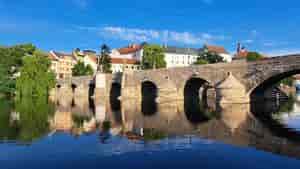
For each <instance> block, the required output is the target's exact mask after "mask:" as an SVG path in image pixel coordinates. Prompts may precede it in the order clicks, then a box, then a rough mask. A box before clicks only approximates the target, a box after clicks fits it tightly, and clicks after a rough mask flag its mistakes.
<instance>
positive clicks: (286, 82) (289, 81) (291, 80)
mask: <svg viewBox="0 0 300 169" xmlns="http://www.w3.org/2000/svg"><path fill="white" fill-rule="evenodd" d="M280 84H284V85H287V86H290V87H293V85H294V78H293V77H292V76H291V77H287V78H285V79H283V80H281V81H280Z"/></svg>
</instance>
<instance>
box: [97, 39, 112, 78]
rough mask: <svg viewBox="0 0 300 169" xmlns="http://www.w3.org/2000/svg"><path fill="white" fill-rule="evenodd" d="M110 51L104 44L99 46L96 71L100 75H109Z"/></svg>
mask: <svg viewBox="0 0 300 169" xmlns="http://www.w3.org/2000/svg"><path fill="white" fill-rule="evenodd" d="M109 53H110V49H109V47H108V46H107V45H106V44H103V45H102V46H101V54H100V58H98V69H99V70H100V72H102V73H111V59H110V56H109Z"/></svg>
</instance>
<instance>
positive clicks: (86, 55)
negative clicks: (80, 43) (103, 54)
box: [73, 50, 97, 73]
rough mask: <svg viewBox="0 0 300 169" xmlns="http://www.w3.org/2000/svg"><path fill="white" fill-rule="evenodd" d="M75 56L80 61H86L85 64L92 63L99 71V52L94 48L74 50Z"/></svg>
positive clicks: (94, 68)
mask: <svg viewBox="0 0 300 169" xmlns="http://www.w3.org/2000/svg"><path fill="white" fill-rule="evenodd" d="M73 56H75V57H76V58H77V60H78V61H81V62H83V63H84V65H85V66H87V65H90V66H91V67H92V69H93V71H94V73H96V72H97V54H96V52H95V51H92V50H83V51H74V52H73Z"/></svg>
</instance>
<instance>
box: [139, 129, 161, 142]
mask: <svg viewBox="0 0 300 169" xmlns="http://www.w3.org/2000/svg"><path fill="white" fill-rule="evenodd" d="M166 137H167V134H166V133H164V132H162V131H159V130H156V129H153V128H145V129H144V139H145V141H155V140H162V139H164V138H166Z"/></svg>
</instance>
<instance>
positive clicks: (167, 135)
mask: <svg viewBox="0 0 300 169" xmlns="http://www.w3.org/2000/svg"><path fill="white" fill-rule="evenodd" d="M118 95H119V93H116V94H114V95H113V96H114V97H111V98H108V99H104V98H103V99H100V100H91V99H84V98H76V99H73V101H70V99H66V100H64V99H63V98H60V100H55V101H54V103H59V104H55V105H54V104H51V103H48V102H47V101H46V100H30V99H29V100H28V99H27V100H22V101H17V102H15V103H13V102H8V101H4V100H3V101H1V102H0V109H1V112H3V113H1V114H0V139H1V140H2V141H3V142H7V141H23V142H29V143H30V142H32V141H33V140H36V139H40V138H42V137H44V136H47V135H48V136H53V137H55V134H56V133H68V134H71V135H72V136H74V137H80V136H81V135H86V134H89V133H97V139H98V142H99V144H105V145H112V146H117V147H119V146H120V147H122V146H121V145H118V144H124V142H121V141H117V140H122V139H127V140H128V141H130V142H132V143H137V144H146V145H151V144H153V143H157V142H164V143H165V142H168V143H170V144H173V143H172V141H173V140H176V139H178V138H186V136H189V137H188V138H189V142H192V140H193V139H197V138H201V139H207V140H214V141H218V142H222V143H226V144H231V145H235V146H241V147H252V148H256V149H259V150H263V151H267V152H272V153H276V154H281V155H285V156H291V157H297V158H300V151H299V147H300V139H299V138H300V134H299V133H298V132H297V131H296V130H297V129H299V128H297V126H296V130H293V129H291V128H292V127H293V125H292V126H289V125H290V120H291V119H293V118H294V117H297V115H298V114H299V111H298V110H300V107H299V106H300V104H299V100H297V98H298V97H299V96H298V97H295V99H291V100H288V101H287V100H286V101H272V102H271V101H267V102H264V103H262V102H260V103H255V104H251V105H249V104H234V105H230V104H227V105H226V104H225V105H222V107H220V110H218V111H217V112H216V111H214V110H210V109H209V108H207V107H205V109H202V108H201V109H199V110H200V111H197V112H196V115H191V116H190V115H188V113H187V112H185V111H179V110H184V108H183V107H179V106H180V105H182V106H187V105H188V104H187V103H186V104H184V103H183V101H178V100H177V101H173V102H171V101H170V102H168V103H160V104H157V103H156V102H154V104H155V109H156V111H155V113H154V114H153V113H149V112H147V111H146V112H147V113H146V114H145V112H142V111H141V110H143V108H142V107H143V105H139V104H137V101H136V100H123V101H122V102H120V101H119V99H118ZM199 95H201V93H200V94H197V97H196V95H195V97H194V98H196V101H193V100H191V104H192V105H191V106H193V105H195V104H196V102H197V103H198V104H199V105H200V106H201V104H200V102H199V100H198V98H200V97H198V96H199ZM155 97H156V96H151V99H149V100H151V101H152V102H153V98H155ZM146 100H147V101H149V100H148V99H146ZM152 104H153V103H152ZM115 105H118V106H115ZM152 106H154V105H152ZM152 106H151V107H152ZM148 113H149V114H148ZM199 117H201V118H199ZM199 119H200V120H199ZM294 123H296V122H293V124H294ZM98 132H99V133H98ZM127 144H128V143H127ZM111 151H112V150H111ZM122 151H124V152H127V151H128V149H126V150H125V149H124V150H122V149H119V150H118V152H119V153H121V152H122Z"/></svg>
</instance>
